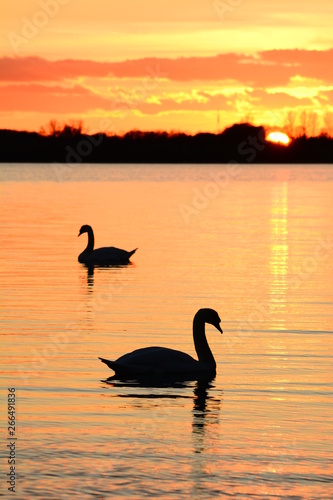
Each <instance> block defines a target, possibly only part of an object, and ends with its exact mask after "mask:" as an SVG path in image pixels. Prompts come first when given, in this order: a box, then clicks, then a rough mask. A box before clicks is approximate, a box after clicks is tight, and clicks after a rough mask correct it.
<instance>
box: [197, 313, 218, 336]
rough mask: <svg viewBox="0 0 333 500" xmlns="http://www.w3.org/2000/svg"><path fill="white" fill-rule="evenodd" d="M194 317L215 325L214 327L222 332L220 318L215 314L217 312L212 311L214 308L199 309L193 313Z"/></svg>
mask: <svg viewBox="0 0 333 500" xmlns="http://www.w3.org/2000/svg"><path fill="white" fill-rule="evenodd" d="M194 318H198V319H199V318H200V319H201V320H202V321H204V322H205V323H209V324H210V325H213V326H215V328H216V329H217V330H218V331H219V332H221V333H223V330H222V328H221V326H220V323H221V318H220V316H219V315H218V314H217V312H216V311H214V309H209V308H205V309H199V311H198V312H197V314H196V315H195V317H194Z"/></svg>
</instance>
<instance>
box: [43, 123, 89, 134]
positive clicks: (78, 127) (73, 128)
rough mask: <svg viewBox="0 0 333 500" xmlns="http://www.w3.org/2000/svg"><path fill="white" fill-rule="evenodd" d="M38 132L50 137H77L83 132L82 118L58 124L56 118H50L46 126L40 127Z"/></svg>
mask: <svg viewBox="0 0 333 500" xmlns="http://www.w3.org/2000/svg"><path fill="white" fill-rule="evenodd" d="M39 133H40V134H41V135H47V136H50V137H68V138H72V137H77V136H80V135H82V133H83V122H82V120H78V121H72V122H70V123H69V124H64V125H60V124H59V123H58V122H57V120H50V121H49V123H48V124H47V125H46V127H41V129H40V131H39Z"/></svg>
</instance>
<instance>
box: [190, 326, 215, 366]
mask: <svg viewBox="0 0 333 500" xmlns="http://www.w3.org/2000/svg"><path fill="white" fill-rule="evenodd" d="M193 340H194V346H195V350H196V352H197V355H198V359H199V361H200V362H202V363H207V364H209V365H211V366H212V367H216V363H215V359H214V356H213V354H212V351H211V350H210V347H209V345H208V342H207V338H206V333H205V322H204V321H203V320H202V319H200V318H198V317H195V318H194V320H193Z"/></svg>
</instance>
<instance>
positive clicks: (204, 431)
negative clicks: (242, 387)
mask: <svg viewBox="0 0 333 500" xmlns="http://www.w3.org/2000/svg"><path fill="white" fill-rule="evenodd" d="M102 382H104V383H106V384H107V386H109V387H110V388H112V389H114V390H115V391H112V392H111V393H104V394H103V396H107V395H110V396H111V397H112V398H125V399H127V400H128V401H131V402H132V405H133V407H134V408H135V409H136V411H137V410H138V409H141V410H145V409H147V408H148V409H150V410H151V412H152V414H151V418H150V420H149V425H148V426H145V429H146V430H147V432H148V429H149V432H151V433H153V432H155V430H157V427H158V432H162V431H163V429H164V430H165V432H168V431H166V429H165V424H166V425H167V426H168V422H169V420H170V418H169V417H170V416H171V414H172V417H173V418H174V416H175V407H174V406H173V407H172V406H171V405H170V406H168V404H167V403H166V400H183V401H190V400H192V401H193V407H192V439H193V454H194V456H196V455H197V454H203V458H202V459H203V460H205V456H204V454H205V450H206V449H208V447H209V446H210V445H211V444H212V443H211V440H215V441H216V440H219V439H220V438H219V431H218V426H219V416H220V405H221V399H222V398H221V397H220V394H219V393H218V391H217V389H216V386H215V384H214V379H212V380H197V381H195V382H193V381H187V382H173V383H172V382H164V383H163V382H161V381H159V382H155V383H151V384H147V383H143V382H138V381H119V380H115V379H113V380H110V379H107V380H104V381H102ZM189 390H191V391H192V390H193V392H192V395H191V393H190V392H189ZM221 394H222V392H221ZM158 400H162V401H161V402H160V403H157V401H158ZM153 401H154V403H153ZM127 406H128V405H126V407H127ZM187 406H188V405H187V404H186V402H185V403H184V404H183V405H182V411H184V408H186V407H187ZM137 418H138V416H137ZM185 418H186V417H185ZM144 421H145V419H144V420H143V422H144ZM207 440H209V443H207V446H206V445H205V443H206V441H207ZM215 447H216V445H215ZM200 460H201V459H199V458H198V459H195V460H194V461H193V467H194V468H195V469H196V468H199V469H200V470H201V473H202V471H203V468H202V467H201V465H200V463H201V462H200ZM198 477H199V476H198Z"/></svg>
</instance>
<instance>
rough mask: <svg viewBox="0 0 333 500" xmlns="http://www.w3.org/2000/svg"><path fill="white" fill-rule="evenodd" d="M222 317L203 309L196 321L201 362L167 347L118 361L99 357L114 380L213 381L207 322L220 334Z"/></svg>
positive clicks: (195, 339) (130, 354)
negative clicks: (205, 378) (110, 370)
mask: <svg viewBox="0 0 333 500" xmlns="http://www.w3.org/2000/svg"><path fill="white" fill-rule="evenodd" d="M220 322H221V320H220V317H219V315H218V314H217V312H216V311H214V310H213V309H199V311H198V312H197V313H196V315H195V316H194V319H193V340H194V346H195V350H196V352H197V355H198V361H197V360H196V359H194V358H192V356H189V355H188V354H186V353H184V352H181V351H176V350H175V349H169V348H167V347H145V348H143V349H137V350H136V351H133V352H130V353H128V354H125V355H124V356H121V357H120V358H118V359H117V360H116V361H109V360H108V359H104V358H99V359H100V360H101V361H102V362H103V363H105V364H106V365H107V366H108V367H109V368H111V369H112V370H114V372H115V375H114V377H112V378H118V379H119V378H120V379H140V378H149V379H151V378H154V377H157V378H158V377H165V376H166V377H172V378H173V379H182V380H194V379H197V378H200V377H210V378H213V377H215V375H216V363H215V359H214V356H213V354H212V351H211V350H210V348H209V345H208V342H207V339H206V334H205V323H209V324H211V325H213V326H215V328H217V330H219V332H221V333H223V331H222V329H221V327H220Z"/></svg>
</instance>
